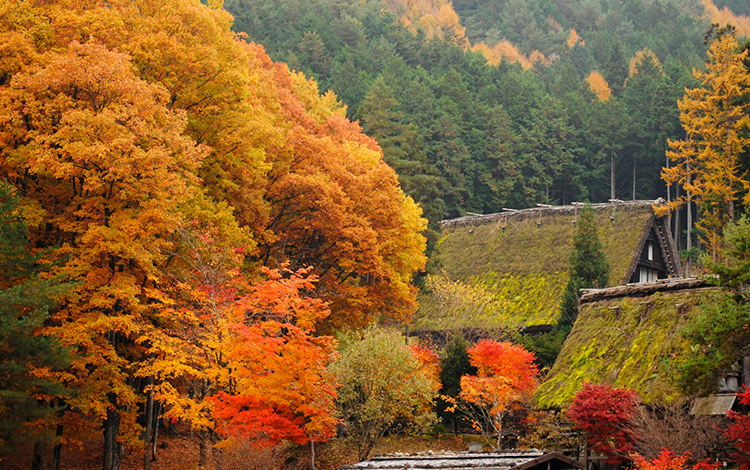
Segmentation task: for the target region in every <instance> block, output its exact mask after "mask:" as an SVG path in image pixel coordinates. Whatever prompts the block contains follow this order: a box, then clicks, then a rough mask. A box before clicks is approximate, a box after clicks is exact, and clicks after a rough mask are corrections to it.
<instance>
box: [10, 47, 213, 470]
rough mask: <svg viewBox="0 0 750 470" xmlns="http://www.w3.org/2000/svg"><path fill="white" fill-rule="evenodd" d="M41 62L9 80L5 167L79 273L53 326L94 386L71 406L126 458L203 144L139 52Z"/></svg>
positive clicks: (81, 382)
mask: <svg viewBox="0 0 750 470" xmlns="http://www.w3.org/2000/svg"><path fill="white" fill-rule="evenodd" d="M39 62H40V63H39V64H36V65H34V66H30V67H29V68H28V69H27V70H26V71H24V72H19V73H16V74H15V75H13V77H12V79H11V80H10V84H9V86H8V87H4V88H2V89H0V115H1V116H2V117H0V142H1V143H2V144H0V146H1V147H2V150H0V168H2V170H3V173H4V174H5V175H6V177H7V178H8V180H9V181H10V182H11V183H12V184H13V185H14V186H16V187H17V188H19V189H20V191H19V193H20V194H21V195H22V196H23V199H22V204H23V205H25V207H26V208H27V209H26V211H27V213H29V214H31V215H30V217H31V218H33V219H35V220H33V222H34V224H35V227H34V229H35V230H33V231H32V240H33V241H34V242H35V243H36V244H37V246H48V245H57V246H59V248H58V249H57V250H56V256H57V257H59V258H61V259H64V260H65V262H63V263H60V264H59V267H57V268H56V269H55V271H54V272H55V273H59V274H62V275H65V276H67V277H68V278H70V279H71V280H73V281H75V282H76V287H75V288H74V289H73V290H72V291H71V292H72V293H71V294H69V295H68V296H67V298H66V299H65V300H64V301H63V302H61V306H60V308H59V311H58V312H57V313H55V315H53V325H57V326H54V327H51V328H50V330H49V331H48V333H49V334H54V335H55V336H56V337H58V338H59V340H60V341H61V342H62V343H63V344H64V345H66V346H69V347H70V348H71V349H72V350H74V351H76V355H75V356H74V359H73V361H72V364H71V370H70V371H69V373H68V374H66V376H65V378H66V380H69V381H71V382H73V383H75V384H76V385H77V386H78V387H80V389H81V390H82V393H80V394H78V395H77V396H76V397H75V399H71V400H70V403H71V405H72V406H75V407H77V408H78V409H80V410H82V411H84V412H86V413H91V414H93V415H95V416H96V417H98V418H99V419H101V420H102V422H103V423H104V424H105V425H106V426H105V429H106V430H107V431H108V432H106V433H105V441H106V442H105V445H106V448H107V449H108V450H109V452H106V453H105V458H106V459H112V462H110V463H109V464H111V465H116V460H117V458H118V455H119V452H118V451H117V446H118V443H117V436H118V434H120V429H121V428H122V429H123V430H124V432H123V433H122V434H123V436H124V439H125V440H128V439H130V440H131V441H132V440H134V439H136V438H137V437H136V436H137V429H136V425H135V412H134V411H132V410H136V409H137V406H136V404H137V401H138V397H137V396H136V393H135V391H134V390H133V387H132V384H133V375H132V371H131V369H130V366H131V363H132V362H133V361H137V360H138V359H139V356H140V354H141V351H140V349H139V348H138V347H137V343H138V342H139V341H140V340H141V338H143V337H146V336H148V335H149V332H150V331H151V329H152V326H153V325H152V324H151V323H150V321H149V319H148V316H149V315H150V313H151V312H152V309H153V302H152V299H153V298H154V297H158V293H157V291H158V287H157V286H156V285H155V283H154V280H155V279H156V278H158V277H159V267H158V266H159V264H161V263H162V262H163V260H164V259H165V249H166V248H167V247H168V246H169V241H168V240H167V238H166V237H165V235H166V234H169V233H170V232H172V230H173V227H174V225H175V223H176V222H177V220H179V207H180V206H181V205H182V204H183V203H184V202H185V201H187V200H188V199H189V198H190V197H191V195H192V193H193V189H192V188H193V187H194V184H195V183H196V179H195V178H194V176H193V173H192V172H193V171H194V169H195V168H196V167H197V166H198V165H199V164H200V162H201V159H202V158H203V149H202V148H201V147H200V146H197V145H195V143H194V142H193V141H192V140H191V139H190V138H188V137H185V136H184V135H182V130H183V128H184V126H185V118H184V115H183V114H182V113H176V112H173V111H171V110H170V109H169V108H168V107H167V95H166V93H165V92H164V90H163V89H162V88H161V87H160V86H158V85H151V84H148V83H147V82H145V81H143V80H141V79H140V78H138V77H137V76H136V75H135V73H134V72H135V71H134V68H133V66H132V65H131V63H130V60H129V57H128V56H127V55H125V54H122V53H119V52H114V51H111V50H109V49H107V48H106V47H105V46H103V45H101V44H100V43H98V42H97V41H95V40H90V41H89V42H87V43H85V44H80V43H77V42H72V43H71V44H70V46H69V47H67V48H66V49H63V51H62V52H60V53H55V52H47V53H45V54H43V55H42V56H40V57H39ZM41 221H44V222H45V223H44V224H40V222H41ZM125 410H131V411H129V412H126V411H125ZM109 464H108V465H109Z"/></svg>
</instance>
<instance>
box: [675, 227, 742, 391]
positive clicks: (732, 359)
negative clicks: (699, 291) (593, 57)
mask: <svg viewBox="0 0 750 470" xmlns="http://www.w3.org/2000/svg"><path fill="white" fill-rule="evenodd" d="M724 236H725V244H726V251H725V253H724V257H725V259H724V260H723V261H722V262H717V263H714V262H711V261H710V260H708V261H707V267H708V269H709V270H710V271H711V272H713V273H714V274H716V275H717V276H718V285H719V286H720V287H721V288H722V292H721V294H720V297H719V298H718V299H717V300H715V301H711V302H705V303H703V304H702V305H701V307H700V310H699V314H698V315H697V316H696V317H695V318H694V319H692V320H691V321H690V323H688V325H687V326H686V327H685V329H684V330H683V331H682V335H683V336H684V337H685V338H686V339H687V340H688V341H689V342H690V343H691V345H692V347H691V354H688V355H685V357H684V359H683V360H682V361H681V362H680V363H679V364H678V367H677V372H676V378H677V382H678V383H679V384H680V386H681V388H683V390H685V391H686V392H689V393H691V394H708V393H712V392H714V391H715V390H716V388H717V386H718V383H719V379H720V378H721V377H722V376H724V375H725V374H726V373H728V372H730V371H731V370H732V366H733V365H734V364H735V363H736V362H737V361H738V360H740V359H741V358H743V357H745V356H748V355H750V335H748V334H747V332H748V330H750V294H749V293H748V291H747V286H748V285H750V220H748V218H747V216H743V217H742V218H740V219H739V220H738V221H737V222H735V223H730V224H729V225H728V226H727V227H726V230H725V234H724Z"/></svg>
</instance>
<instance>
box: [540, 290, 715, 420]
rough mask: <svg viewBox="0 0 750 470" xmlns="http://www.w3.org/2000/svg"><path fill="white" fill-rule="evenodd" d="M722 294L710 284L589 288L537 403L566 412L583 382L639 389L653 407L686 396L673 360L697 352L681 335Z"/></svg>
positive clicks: (542, 385) (644, 399)
mask: <svg viewBox="0 0 750 470" xmlns="http://www.w3.org/2000/svg"><path fill="white" fill-rule="evenodd" d="M717 294H718V288H716V287H714V286H710V285H709V284H708V283H706V281H704V280H702V279H673V280H665V281H662V282H652V283H643V284H630V285H626V286H619V287H614V288H608V289H590V290H587V291H586V292H585V294H584V295H583V296H582V297H581V307H580V311H579V314H578V319H577V320H576V323H575V325H574V326H573V330H572V331H571V333H570V335H569V336H568V338H567V340H566V341H565V344H564V345H563V347H562V350H561V351H560V354H559V356H558V358H557V361H556V362H555V365H554V366H553V367H552V370H550V372H549V374H548V375H547V377H546V378H545V380H544V382H543V383H542V384H541V385H540V386H539V388H538V389H537V391H536V393H535V394H534V396H533V398H532V400H533V401H535V402H536V404H537V405H538V406H539V407H540V408H566V407H567V406H568V404H569V403H570V402H571V401H572V399H573V397H574V396H575V394H576V392H577V391H578V390H580V389H581V387H582V385H583V382H591V383H596V384H607V385H613V386H615V387H620V388H628V389H631V390H635V391H636V392H637V393H638V395H639V396H640V397H641V399H642V400H643V401H644V402H646V403H654V402H656V403H669V402H671V401H673V400H674V399H677V398H679V397H680V396H681V395H680V393H679V391H678V390H677V389H676V388H675V387H674V386H673V385H672V382H671V381H670V363H671V362H672V361H674V360H679V358H680V357H682V356H684V355H686V354H689V351H690V348H689V345H688V343H687V341H686V340H685V339H684V338H682V337H681V336H680V334H679V331H680V330H681V329H682V327H683V326H684V325H685V324H686V322H687V321H688V320H689V319H690V318H692V317H693V316H694V315H696V314H697V313H698V306H699V305H701V304H702V303H705V302H710V301H711V297H712V296H715V295H717Z"/></svg>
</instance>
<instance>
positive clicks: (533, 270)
mask: <svg viewBox="0 0 750 470" xmlns="http://www.w3.org/2000/svg"><path fill="white" fill-rule="evenodd" d="M655 203H657V201H632V202H620V203H615V204H594V205H593V207H594V209H595V211H596V216H597V221H598V224H599V237H600V240H601V242H602V246H603V248H604V251H605V254H606V256H607V260H608V261H609V263H610V267H611V271H610V277H609V279H610V285H619V284H624V283H625V282H627V278H628V275H629V272H630V269H631V267H632V266H633V263H634V259H635V257H636V255H637V253H638V250H639V247H640V245H639V243H641V242H642V240H643V239H644V238H645V236H646V234H647V233H648V230H649V227H650V226H651V222H652V220H653V217H654V212H653V205H654V204H655ZM580 208H581V206H559V207H550V208H547V207H545V208H533V209H526V210H523V211H517V212H504V213H498V214H491V215H483V216H474V217H463V218H460V219H453V220H448V221H443V223H442V224H441V225H442V232H441V238H440V240H439V241H438V243H437V245H436V248H435V251H434V253H433V255H432V257H431V263H432V264H433V266H434V272H436V273H437V274H434V275H431V276H429V277H428V279H427V282H426V286H427V289H425V293H423V294H422V295H421V296H420V299H419V304H420V307H419V311H418V312H417V315H416V317H415V318H416V320H415V325H414V326H415V328H416V329H460V328H477V327H479V328H485V329H496V328H514V327H521V326H532V325H542V324H550V323H554V322H555V321H556V320H557V315H558V303H559V301H560V298H561V296H562V292H563V290H564V288H565V285H566V283H567V281H568V265H569V257H570V252H571V250H572V246H573V241H572V240H573V233H574V229H575V225H574V221H575V220H576V217H577V214H578V212H579V211H580Z"/></svg>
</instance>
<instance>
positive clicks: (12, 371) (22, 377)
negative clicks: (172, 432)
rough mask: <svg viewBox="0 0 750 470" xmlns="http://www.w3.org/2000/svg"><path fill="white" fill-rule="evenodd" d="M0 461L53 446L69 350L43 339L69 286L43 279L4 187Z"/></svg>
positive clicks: (0, 201)
mask: <svg viewBox="0 0 750 470" xmlns="http://www.w3.org/2000/svg"><path fill="white" fill-rule="evenodd" d="M0 226H2V227H3V229H2V230H1V231H0V462H1V461H2V460H3V457H4V456H7V455H8V453H10V452H13V451H14V449H17V446H18V445H20V444H24V443H30V442H36V443H38V444H44V443H46V442H49V441H51V439H52V435H51V432H50V431H51V429H53V428H54V426H53V423H54V415H53V409H52V408H51V407H50V406H48V404H49V403H50V402H51V401H52V400H53V399H55V398H61V397H64V396H66V395H67V394H68V392H67V390H66V389H65V388H64V387H63V385H62V384H61V383H60V382H59V381H57V380H54V379H52V378H50V377H51V376H52V375H53V374H54V373H55V372H58V371H60V370H62V369H63V368H65V367H66V366H67V363H68V359H67V358H68V351H66V350H64V349H63V348H62V347H61V346H60V344H59V343H58V342H57V341H55V340H54V339H52V338H50V337H47V336H44V335H41V334H39V332H40V328H42V327H43V325H44V322H45V320H47V318H49V310H50V308H52V307H53V306H54V305H55V303H56V301H57V298H58V296H59V295H60V294H61V292H62V291H63V290H64V289H65V288H66V287H67V286H66V285H65V284H64V283H61V282H59V279H55V278H52V279H45V278H44V276H42V273H41V271H40V269H39V267H38V266H37V265H36V261H37V260H38V258H39V257H38V256H33V255H31V254H30V253H29V252H28V231H27V228H26V224H25V223H24V221H23V219H22V217H21V214H20V211H19V208H18V196H17V195H16V194H15V190H14V189H13V187H12V186H11V185H10V184H8V183H6V182H0Z"/></svg>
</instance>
